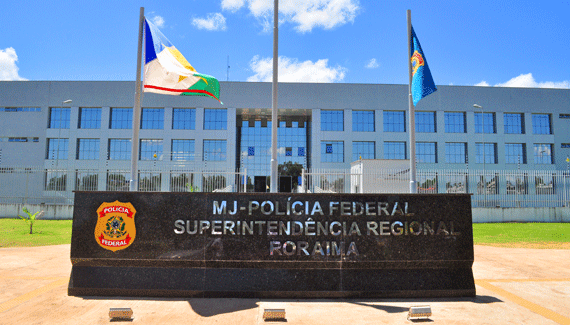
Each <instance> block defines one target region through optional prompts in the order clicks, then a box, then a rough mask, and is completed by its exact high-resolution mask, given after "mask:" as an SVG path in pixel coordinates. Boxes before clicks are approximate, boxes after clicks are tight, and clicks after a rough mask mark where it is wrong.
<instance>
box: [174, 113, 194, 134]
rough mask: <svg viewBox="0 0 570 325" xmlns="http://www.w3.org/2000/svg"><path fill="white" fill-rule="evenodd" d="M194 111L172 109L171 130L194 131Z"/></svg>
mask: <svg viewBox="0 0 570 325" xmlns="http://www.w3.org/2000/svg"><path fill="white" fill-rule="evenodd" d="M195 125H196V110H195V109H193V108H174V109H173V110H172V129H173V130H194V129H195V128H196V126H195Z"/></svg>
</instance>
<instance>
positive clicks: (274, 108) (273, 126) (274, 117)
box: [270, 0, 279, 193]
mask: <svg viewBox="0 0 570 325" xmlns="http://www.w3.org/2000/svg"><path fill="white" fill-rule="evenodd" d="M278 39H279V0H274V2H273V90H272V93H271V97H272V105H271V185H270V192H271V193H277V182H278V179H277V125H278V123H279V121H278V120H277V118H278V117H277V81H278V79H277V63H278V60H279V57H278V55H279V54H278V51H277V45H278Z"/></svg>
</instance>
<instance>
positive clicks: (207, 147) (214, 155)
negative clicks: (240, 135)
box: [204, 140, 227, 161]
mask: <svg viewBox="0 0 570 325" xmlns="http://www.w3.org/2000/svg"><path fill="white" fill-rule="evenodd" d="M226 155H227V154H226V140H204V161H225V160H226Z"/></svg>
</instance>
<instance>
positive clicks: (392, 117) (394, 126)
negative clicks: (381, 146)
mask: <svg viewBox="0 0 570 325" xmlns="http://www.w3.org/2000/svg"><path fill="white" fill-rule="evenodd" d="M384 132H406V113H405V112H404V111H384Z"/></svg>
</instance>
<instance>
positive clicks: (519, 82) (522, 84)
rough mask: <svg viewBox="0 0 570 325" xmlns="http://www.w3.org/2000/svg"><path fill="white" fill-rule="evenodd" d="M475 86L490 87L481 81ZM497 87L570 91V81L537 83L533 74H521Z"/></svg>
mask: <svg viewBox="0 0 570 325" xmlns="http://www.w3.org/2000/svg"><path fill="white" fill-rule="evenodd" d="M475 86H487V87H488V86H489V84H488V83H487V82H486V81H481V82H480V83H478V84H476V85H475ZM495 87H515V88H563V89H570V81H568V80H564V81H558V82H557V81H544V82H537V81H536V80H535V79H534V77H533V76H532V73H527V74H521V75H520V76H518V77H514V78H512V79H511V80H509V81H507V82H505V83H499V84H496V85H495Z"/></svg>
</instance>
